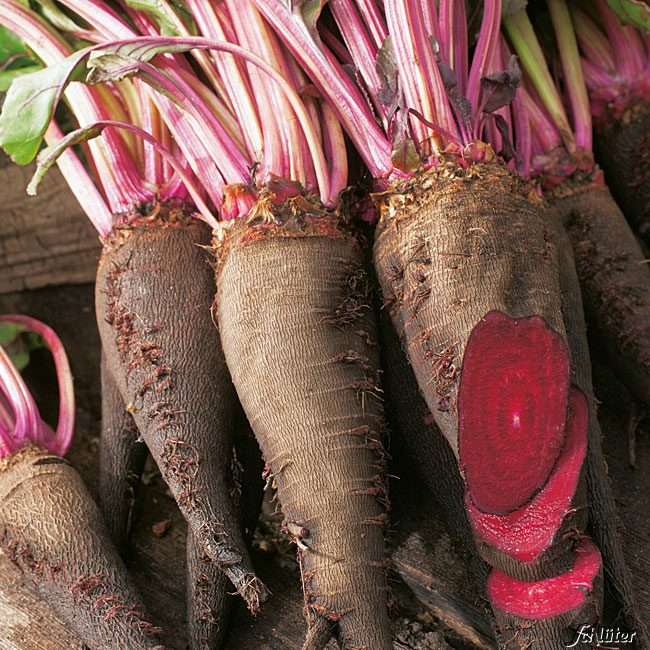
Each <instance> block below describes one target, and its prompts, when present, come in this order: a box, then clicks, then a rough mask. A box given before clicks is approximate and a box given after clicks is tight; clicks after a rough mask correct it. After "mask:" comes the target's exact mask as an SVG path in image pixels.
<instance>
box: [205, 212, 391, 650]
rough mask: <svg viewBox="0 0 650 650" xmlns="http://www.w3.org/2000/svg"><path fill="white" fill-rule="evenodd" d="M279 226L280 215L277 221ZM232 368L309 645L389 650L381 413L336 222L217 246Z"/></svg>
mask: <svg viewBox="0 0 650 650" xmlns="http://www.w3.org/2000/svg"><path fill="white" fill-rule="evenodd" d="M278 218H282V217H281V216H278ZM218 256H219V270H218V301H217V305H218V310H217V311H218V321H219V328H220V332H221V339H222V342H223V348H224V352H225V354H226V359H227V361H228V365H229V367H230V371H231V373H232V378H233V382H234V383H235V386H236V387H237V392H238V394H239V397H240V400H241V403H242V405H243V407H244V410H245V412H246V414H247V416H248V419H249V421H250V423H251V426H252V428H253V430H254V431H255V434H256V436H257V439H258V442H259V443H260V446H261V448H262V452H263V454H264V458H265V460H266V463H267V466H268V467H269V469H270V472H271V474H272V476H273V480H274V482H275V484H276V486H277V490H278V497H279V501H280V504H281V506H282V510H283V514H284V520H285V528H286V530H287V532H288V534H289V535H290V536H291V537H292V538H293V539H294V541H295V542H296V544H297V545H298V548H299V551H298V555H299V561H300V564H301V570H302V577H303V589H304V593H305V612H306V616H307V619H308V622H309V627H310V631H309V633H308V637H307V641H306V643H305V646H304V647H305V648H308V649H310V650H315V649H318V648H323V647H324V646H325V643H326V642H327V640H328V639H329V637H330V635H331V633H332V631H334V633H335V634H336V635H337V636H338V638H339V641H340V643H341V645H342V646H343V647H344V648H349V649H352V648H355V649H357V650H361V649H365V650H388V649H389V648H392V643H391V639H390V631H389V625H388V614H387V593H386V589H387V585H386V565H385V556H384V539H383V527H384V523H385V517H386V505H387V504H386V494H385V487H384V478H383V464H384V463H383V447H382V442H381V437H382V431H383V426H384V424H383V408H382V400H381V392H380V387H379V382H378V377H377V375H378V368H379V360H378V348H377V342H376V331H375V323H374V314H373V312H372V309H371V298H370V295H369V293H370V287H369V282H368V278H367V275H366V272H365V269H364V266H363V256H362V251H361V249H360V248H359V245H358V243H357V241H356V240H355V238H354V237H352V236H351V235H350V234H348V233H346V232H345V231H344V229H343V228H342V227H341V226H340V225H339V224H338V223H337V221H336V219H334V218H333V217H331V216H313V217H312V216H309V215H305V214H302V215H299V217H298V218H297V219H295V220H294V219H290V220H289V222H288V223H284V224H283V225H267V224H260V225H241V224H236V225H234V226H233V227H232V228H231V229H229V230H228V231H227V232H226V233H225V241H224V242H223V243H222V245H221V246H220V248H219V250H218Z"/></svg>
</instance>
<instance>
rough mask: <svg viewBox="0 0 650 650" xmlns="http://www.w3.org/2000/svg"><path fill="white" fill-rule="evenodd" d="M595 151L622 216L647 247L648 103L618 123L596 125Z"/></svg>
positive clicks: (632, 109) (649, 198)
mask: <svg viewBox="0 0 650 650" xmlns="http://www.w3.org/2000/svg"><path fill="white" fill-rule="evenodd" d="M595 126H596V137H595V140H594V148H595V151H596V158H597V160H598V164H599V165H600V166H601V167H602V168H603V170H604V171H605V178H606V179H607V184H608V185H609V187H610V189H611V190H612V194H613V195H614V198H615V199H616V202H617V203H618V204H619V205H620V206H621V208H622V209H623V212H624V213H625V216H626V217H627V219H628V220H629V222H630V223H631V224H632V226H633V227H634V228H635V230H636V231H637V232H638V233H639V235H641V238H642V239H643V240H644V241H645V243H646V244H650V103H648V102H646V101H639V102H638V103H636V104H633V105H632V106H630V107H629V108H628V109H627V111H625V113H624V114H623V116H622V117H621V118H619V119H607V120H603V121H602V122H600V123H599V122H597V123H596V125H595Z"/></svg>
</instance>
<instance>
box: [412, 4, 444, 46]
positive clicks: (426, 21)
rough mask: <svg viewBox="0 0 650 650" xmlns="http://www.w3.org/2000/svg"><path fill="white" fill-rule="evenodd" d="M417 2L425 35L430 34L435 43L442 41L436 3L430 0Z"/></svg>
mask: <svg viewBox="0 0 650 650" xmlns="http://www.w3.org/2000/svg"><path fill="white" fill-rule="evenodd" d="M418 4H419V5H420V7H419V9H420V12H421V15H422V28H423V30H424V33H425V34H426V35H427V36H432V37H433V38H435V39H436V42H437V43H440V42H441V41H442V35H441V34H440V28H439V22H440V21H439V20H438V12H437V9H436V3H435V2H431V0H419V1H418Z"/></svg>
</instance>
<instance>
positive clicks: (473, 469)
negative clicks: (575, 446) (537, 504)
mask: <svg viewBox="0 0 650 650" xmlns="http://www.w3.org/2000/svg"><path fill="white" fill-rule="evenodd" d="M568 391H569V352H568V349H567V346H566V344H565V342H564V340H563V339H562V337H561V336H560V335H559V334H557V333H556V332H554V331H553V330H552V329H551V328H550V327H549V326H548V325H547V323H546V322H545V321H544V319H542V318H541V317H539V316H530V317H527V318H521V319H514V318H510V317H509V316H507V315H506V314H503V313H501V312H496V311H492V312H489V313H488V314H487V315H486V316H485V317H484V318H483V320H481V322H479V323H478V325H476V327H475V328H474V329H473V330H472V333H471V334H470V337H469V340H468V342H467V348H466V350H465V356H464V359H463V369H462V375H461V382H460V388H459V396H458V412H459V454H460V460H461V465H462V468H463V472H464V474H465V479H466V482H467V487H468V490H469V493H470V495H471V498H472V501H473V502H474V504H475V505H476V507H477V508H479V509H480V510H482V511H484V512H491V513H496V514H506V513H508V512H512V511H513V510H515V509H517V508H520V507H521V506H523V505H524V504H526V503H528V502H529V501H530V499H531V498H532V497H533V496H534V495H535V493H536V492H538V491H539V490H540V489H541V488H542V487H543V486H544V484H545V483H546V481H547V480H548V477H549V475H550V474H551V471H552V469H553V467H554V465H555V463H556V461H557V459H558V456H559V454H560V451H561V450H562V447H563V445H564V439H565V421H566V414H567V401H568Z"/></svg>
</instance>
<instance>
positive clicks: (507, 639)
mask: <svg viewBox="0 0 650 650" xmlns="http://www.w3.org/2000/svg"><path fill="white" fill-rule="evenodd" d="M256 4H257V5H258V7H260V10H261V11H262V13H263V14H264V16H265V17H266V18H267V19H268V20H269V21H270V22H271V23H272V24H273V25H274V27H275V28H276V30H277V32H278V33H279V34H283V35H284V37H285V42H286V44H287V46H288V47H290V48H291V49H292V51H293V52H294V54H295V56H296V58H298V59H299V60H300V61H301V63H302V64H303V66H304V68H305V69H306V70H307V72H308V74H309V75H310V77H311V78H312V81H313V82H314V84H315V85H316V86H317V87H318V89H319V90H320V91H321V92H322V93H323V94H324V95H325V96H326V97H328V98H329V99H330V101H331V103H332V107H333V108H334V110H336V111H337V112H338V115H339V119H340V120H341V122H342V123H343V124H344V126H345V127H346V129H347V131H348V134H349V136H350V137H351V139H352V140H353V141H354V143H355V145H356V148H357V149H358V151H359V153H360V154H361V155H362V157H363V159H364V161H365V163H366V165H367V167H368V169H369V170H370V172H371V174H372V175H373V177H374V178H375V189H376V191H375V202H376V204H377V206H378V209H379V213H380V221H379V224H378V227H377V231H376V238H375V247H374V262H375V268H376V271H377V275H378V277H379V280H380V283H381V286H382V290H383V294H384V302H385V306H386V308H387V309H388V310H389V311H390V314H391V318H392V321H393V324H394V326H395V328H396V330H397V331H398V333H399V335H400V338H401V339H402V342H403V346H404V349H405V351H406V353H407V355H408V358H409V361H410V364H411V366H412V368H413V370H414V373H415V376H416V379H417V382H418V384H419V388H420V391H421V393H422V395H423V396H424V398H425V400H426V402H427V405H428V408H429V410H430V412H431V413H432V415H433V417H434V419H435V421H436V423H437V425H438V426H439V428H440V430H441V431H442V433H443V434H444V436H445V437H446V439H447V441H448V443H449V445H450V446H451V448H452V450H453V452H454V453H455V455H456V458H457V460H458V464H459V467H460V469H461V472H462V474H463V477H464V481H465V506H466V512H467V515H468V516H469V520H470V523H471V526H472V529H473V532H474V537H475V541H476V543H477V546H478V548H479V551H480V553H481V555H482V557H483V558H484V559H485V560H486V561H487V562H488V564H490V565H491V566H492V567H493V569H492V571H491V573H490V575H489V577H488V581H487V592H488V596H489V598H490V601H491V603H492V606H493V608H494V611H495V614H496V617H497V623H498V626H499V631H500V633H501V639H502V641H503V643H504V644H505V645H506V646H507V647H513V648H524V647H526V648H529V647H540V648H548V647H563V644H564V643H567V642H570V640H571V639H572V638H573V630H574V628H575V627H579V625H581V624H589V623H592V624H595V623H597V622H598V621H600V620H601V603H600V600H601V597H602V584H601V583H602V575H603V572H602V564H601V562H602V561H601V555H600V551H599V549H598V548H597V546H596V545H594V544H593V543H592V542H591V541H590V540H589V538H588V537H587V536H586V534H585V529H586V525H587V512H588V510H587V505H588V501H589V505H590V509H589V512H590V514H591V522H590V523H591V528H592V531H593V532H594V534H595V535H596V539H597V542H598V546H599V547H600V549H601V550H602V551H604V553H605V562H606V566H607V569H608V573H609V574H610V575H609V577H610V579H611V582H612V584H613V585H614V587H615V588H616V591H617V592H618V593H617V595H618V597H619V599H620V601H621V604H623V605H624V606H625V608H626V613H627V614H628V617H629V618H628V623H629V624H630V625H631V626H633V627H636V628H638V629H639V630H642V628H641V626H642V620H641V619H639V618H638V617H637V616H636V611H635V606H634V602H633V599H632V596H631V594H630V588H629V576H628V574H627V571H626V568H625V565H624V562H623V559H622V554H621V550H620V546H619V544H618V537H617V530H616V516H615V510H614V503H613V500H612V496H611V492H610V488H609V485H608V482H607V476H606V470H605V466H604V463H603V459H602V452H601V448H600V444H601V442H600V431H599V428H598V423H597V420H596V415H595V409H594V398H593V393H592V389H591V381H590V374H591V373H590V364H589V357H588V351H587V347H586V338H585V336H586V333H585V326H584V322H583V316H582V305H581V301H580V293H579V286H578V283H577V280H576V277H575V269H574V264H573V260H572V257H571V251H570V249H569V248H568V247H567V243H566V240H565V235H564V233H563V232H562V231H561V230H560V229H559V228H558V227H557V223H556V218H555V217H554V213H553V214H552V213H549V212H548V210H547V209H546V207H545V205H544V204H543V202H542V199H541V198H540V197H539V190H538V189H537V187H535V185H534V184H531V183H529V182H527V180H526V179H527V178H528V176H529V174H527V173H524V174H523V175H520V174H517V173H515V170H514V167H513V164H512V163H511V164H506V160H507V158H508V157H512V154H513V153H516V154H518V159H520V160H521V159H527V158H528V159H530V157H531V149H530V147H531V129H530V124H529V123H528V124H527V123H526V122H527V120H528V117H527V114H526V110H532V108H533V107H531V106H530V102H529V103H528V105H527V106H525V107H524V108H523V109H522V110H521V111H520V110H519V105H520V104H521V102H522V101H523V100H522V96H521V94H518V93H515V88H516V86H517V83H518V81H519V79H518V77H519V74H518V70H517V68H516V65H515V64H514V63H513V62H512V60H511V59H510V58H509V56H510V55H509V52H508V48H507V46H505V45H504V44H503V43H502V42H501V40H500V37H499V27H500V22H501V17H502V16H501V14H502V11H503V12H504V13H505V15H506V24H507V25H508V26H509V31H510V32H511V33H512V36H513V39H514V40H516V37H517V36H518V35H519V36H520V34H517V21H518V20H519V19H520V18H521V14H516V15H514V16H513V15H510V14H511V11H510V5H504V6H502V4H501V2H491V1H486V2H484V3H481V4H482V8H483V17H482V24H481V27H480V30H479V33H478V38H477V42H476V46H475V47H474V49H473V54H472V56H471V59H470V57H469V55H468V47H467V43H468V34H467V17H466V14H465V6H464V3H458V2H451V1H449V2H445V1H444V0H442V1H441V2H440V3H439V5H438V6H436V4H435V3H408V2H402V1H399V0H386V1H385V2H383V3H381V4H380V3H374V2H367V1H362V0H358V1H357V2H353V1H352V0H331V2H330V3H329V7H330V10H331V13H332V15H333V17H334V19H335V21H336V24H337V26H338V29H339V31H340V33H341V36H342V38H343V40H344V43H345V45H343V44H342V43H340V42H339V41H337V40H336V38H335V37H334V36H333V35H332V34H331V33H329V32H323V33H322V34H319V33H318V32H317V30H315V29H314V26H315V18H314V16H313V11H312V12H307V11H306V10H305V11H300V10H296V9H294V10H293V11H290V10H289V9H288V8H287V7H286V5H284V4H283V3H281V2H279V1H278V0H256ZM549 7H550V9H551V12H552V14H553V17H554V22H556V21H557V22H558V23H559V24H558V30H559V31H558V34H559V37H558V38H559V45H560V51H561V54H562V56H563V63H565V62H566V60H567V59H566V48H567V42H566V38H565V36H566V33H565V32H566V24H564V27H563V24H562V21H563V20H564V18H561V16H564V17H566V16H568V13H567V8H566V6H565V5H564V3H561V2H554V1H551V2H549ZM559 17H560V18H559ZM512 25H515V27H514V28H512V29H510V27H511V26H512ZM563 29H564V31H562V30H563ZM432 43H433V46H432ZM519 43H521V39H520V40H519ZM524 45H525V46H526V47H527V48H530V47H532V45H533V44H532V43H531V42H530V41H529V40H526V41H525V42H524ZM375 62H376V65H375ZM345 64H352V65H353V66H354V67H355V69H356V75H357V80H359V79H360V80H361V81H360V83H359V85H358V86H357V85H355V84H354V83H353V82H352V81H350V79H349V77H347V76H346V74H345V72H344V71H343V69H342V66H343V65H345ZM573 64H574V66H575V61H573ZM537 72H539V71H537ZM544 90H547V89H543V90H540V94H542V93H543V91H544ZM363 91H365V92H363ZM542 96H543V97H545V95H542ZM366 98H369V102H368V101H367V100H366ZM511 100H515V103H514V105H513V106H512V110H511V109H510V107H508V104H509V103H510V101H511ZM542 110H543V109H542ZM522 124H524V130H525V129H527V133H528V137H527V138H526V137H523V138H520V139H519V140H518V141H517V150H516V152H513V151H512V147H511V143H512V142H513V135H514V131H517V132H518V133H519V132H520V128H519V127H521V125H522ZM577 124H578V128H580V129H582V131H583V133H584V131H586V130H589V131H590V122H586V123H585V122H581V121H580V117H578V119H577ZM563 126H565V127H566V129H569V127H568V123H567V124H566V125H563ZM515 127H517V128H515ZM560 132H561V134H562V135H568V134H565V131H563V130H561V129H560ZM535 136H536V137H539V136H537V134H535ZM571 137H573V136H571ZM535 144H536V145H537V142H535ZM495 152H499V153H500V154H501V155H497V154H496V153H495ZM581 162H582V161H581V160H580V158H579V157H578V161H577V164H574V170H576V171H584V170H583V168H582V167H581V165H580V163H581ZM590 171H593V170H590ZM578 179H579V180H584V181H585V182H586V183H587V184H588V183H589V182H590V181H591V176H590V175H589V173H587V174H585V175H584V177H583V176H580V175H578ZM604 192H606V190H605V191H604ZM565 210H567V208H565ZM616 228H617V229H618V234H617V235H616V237H617V239H616V242H615V244H616V245H617V246H620V245H622V244H621V242H623V243H624V244H623V245H628V246H630V247H631V250H632V251H633V253H634V254H635V255H636V254H637V251H636V249H634V241H633V237H631V235H630V233H629V231H626V230H625V224H624V223H621V222H620V220H619V222H618V226H616ZM592 238H593V239H594V240H595V241H596V242H597V245H598V246H599V247H600V249H601V250H602V249H603V248H604V247H605V246H606V245H607V244H608V243H611V241H610V239H609V238H608V235H606V234H605V233H604V232H598V233H593V235H592ZM574 243H576V249H577V252H578V260H577V262H578V268H579V269H580V270H581V279H582V281H583V283H584V284H585V285H586V293H587V300H588V301H589V303H593V307H594V309H595V310H597V317H602V315H603V310H606V309H607V308H608V305H607V304H605V305H603V304H602V302H599V299H600V300H601V301H602V298H603V297H604V296H605V295H606V294H607V293H609V292H611V288H609V287H607V286H606V284H607V283H606V282H605V280H604V278H595V279H594V278H593V277H591V276H589V274H588V273H587V272H586V271H585V270H584V269H583V268H581V267H582V266H584V259H585V253H584V251H581V250H580V246H579V245H578V242H577V237H574ZM636 259H638V257H637V258H636ZM593 261H595V262H596V263H597V264H601V263H602V262H600V261H599V260H597V259H596V260H592V262H593ZM630 269H631V267H629V269H628V271H629V270H630ZM597 270H598V271H600V268H598V269H597ZM644 272H645V269H641V270H639V277H640V275H641V274H642V273H644ZM619 279H620V278H619ZM639 285H641V283H640V282H639ZM642 288H643V287H642ZM644 289H647V287H645V288H644ZM608 297H609V304H610V305H611V302H612V299H614V300H616V299H618V298H614V297H613V296H608ZM619 300H620V299H619ZM623 300H624V299H623ZM646 315H647V312H646V313H645V314H644V313H643V310H642V309H639V310H637V309H634V310H631V313H626V314H625V317H626V318H627V319H628V320H627V322H626V324H627V325H628V330H627V334H628V339H627V340H626V343H627V342H628V341H629V340H630V339H632V338H635V337H636V335H637V334H638V330H636V329H635V330H634V331H630V329H629V328H631V327H634V323H633V321H634V320H635V319H636V322H637V323H638V322H641V319H643V318H645V317H646ZM603 320H604V322H603V326H604V327H607V328H608V329H609V333H610V334H613V335H614V336H615V338H614V341H613V343H612V344H611V345H610V347H611V348H612V350H611V352H612V355H613V357H614V358H618V359H619V360H621V358H622V357H623V358H625V357H627V359H628V360H629V359H630V358H631V363H632V364H634V365H635V368H636V369H637V370H639V369H641V370H642V369H643V355H639V354H635V352H634V351H630V350H628V349H627V348H626V347H625V348H624V347H623V346H622V345H620V344H619V345H618V347H617V342H620V341H621V332H616V331H615V326H613V325H612V323H611V320H610V321H609V322H608V319H606V318H605V319H603ZM641 345H642V344H641ZM616 355H618V356H616ZM393 369H394V368H392V367H391V368H388V369H387V370H388V372H389V373H390V371H391V370H393ZM398 382H399V380H397V381H395V382H394V383H396V384H397V383H398ZM389 383H390V380H389ZM393 406H394V407H395V405H393ZM403 420H407V418H406V417H405V418H403ZM413 432H414V433H415V430H414V431H413ZM418 434H419V435H420V436H422V435H424V434H426V432H425V431H423V430H422V428H420V431H419V432H418ZM431 435H433V433H432V434H431ZM424 450H428V451H429V452H431V451H432V450H433V453H436V454H440V453H446V452H441V451H440V445H439V443H436V444H435V445H432V444H431V442H429V444H428V445H422V447H421V449H420V453H424ZM439 458H440V456H439V455H438V456H437V457H433V458H432V459H431V461H430V471H432V472H434V471H436V469H435V467H436V462H437V461H438V460H439ZM422 462H423V463H424V462H426V461H422ZM452 480H453V476H452ZM587 485H588V487H589V490H587ZM639 635H640V636H641V635H642V631H640V632H639Z"/></svg>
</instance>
